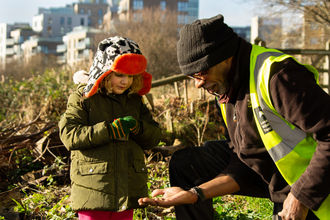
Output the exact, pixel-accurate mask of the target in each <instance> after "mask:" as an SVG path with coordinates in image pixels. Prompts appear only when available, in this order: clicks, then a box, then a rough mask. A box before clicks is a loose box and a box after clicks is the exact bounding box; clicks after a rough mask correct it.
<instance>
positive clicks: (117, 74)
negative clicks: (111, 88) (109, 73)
mask: <svg viewBox="0 0 330 220" xmlns="http://www.w3.org/2000/svg"><path fill="white" fill-rule="evenodd" d="M115 75H116V76H122V75H124V74H122V73H115Z"/></svg>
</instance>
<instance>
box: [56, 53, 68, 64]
mask: <svg viewBox="0 0 330 220" xmlns="http://www.w3.org/2000/svg"><path fill="white" fill-rule="evenodd" d="M66 58H67V57H66V54H65V55H63V56H57V62H58V63H66V61H67V60H66Z"/></svg>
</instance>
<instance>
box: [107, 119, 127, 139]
mask: <svg viewBox="0 0 330 220" xmlns="http://www.w3.org/2000/svg"><path fill="white" fill-rule="evenodd" d="M129 132H130V128H129V127H128V126H127V122H125V121H123V119H122V118H118V119H115V120H114V121H113V122H112V123H109V133H110V138H111V139H112V140H114V139H118V138H122V137H125V136H127V135H128V134H129Z"/></svg>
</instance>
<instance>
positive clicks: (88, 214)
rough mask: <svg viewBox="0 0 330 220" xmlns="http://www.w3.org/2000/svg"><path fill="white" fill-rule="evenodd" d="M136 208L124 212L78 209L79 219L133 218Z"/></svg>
mask: <svg viewBox="0 0 330 220" xmlns="http://www.w3.org/2000/svg"><path fill="white" fill-rule="evenodd" d="M133 212H134V209H130V210H126V211H123V212H107V211H94V210H83V211H78V217H79V220H132V219H133Z"/></svg>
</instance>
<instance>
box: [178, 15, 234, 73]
mask: <svg viewBox="0 0 330 220" xmlns="http://www.w3.org/2000/svg"><path fill="white" fill-rule="evenodd" d="M238 42H239V39H238V35H237V34H236V33H235V32H234V31H233V29H232V28H230V27H228V25H227V24H225V23H223V16H222V15H217V16H215V17H212V18H210V19H201V20H196V21H194V22H193V23H191V24H186V25H184V26H183V27H182V28H181V30H180V39H179V41H178V44H177V55H178V62H179V65H180V68H181V71H182V73H183V74H184V75H192V74H195V73H198V72H200V71H203V70H206V69H209V68H211V67H213V66H215V65H217V64H218V63H221V62H222V61H224V60H226V59H227V58H229V57H231V56H233V55H235V53H236V51H237V49H238Z"/></svg>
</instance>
